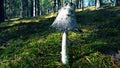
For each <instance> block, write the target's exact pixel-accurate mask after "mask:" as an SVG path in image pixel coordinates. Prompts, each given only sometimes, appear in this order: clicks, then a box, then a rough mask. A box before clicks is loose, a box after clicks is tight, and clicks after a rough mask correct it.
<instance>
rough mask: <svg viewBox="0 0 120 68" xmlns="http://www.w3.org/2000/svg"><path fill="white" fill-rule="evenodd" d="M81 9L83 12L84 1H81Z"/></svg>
mask: <svg viewBox="0 0 120 68" xmlns="http://www.w3.org/2000/svg"><path fill="white" fill-rule="evenodd" d="M81 8H82V10H84V0H81Z"/></svg>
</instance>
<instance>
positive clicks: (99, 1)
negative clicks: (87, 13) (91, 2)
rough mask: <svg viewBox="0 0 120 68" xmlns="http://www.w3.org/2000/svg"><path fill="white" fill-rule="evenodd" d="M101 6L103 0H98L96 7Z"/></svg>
mask: <svg viewBox="0 0 120 68" xmlns="http://www.w3.org/2000/svg"><path fill="white" fill-rule="evenodd" d="M100 7H101V0H96V9H98V8H100Z"/></svg>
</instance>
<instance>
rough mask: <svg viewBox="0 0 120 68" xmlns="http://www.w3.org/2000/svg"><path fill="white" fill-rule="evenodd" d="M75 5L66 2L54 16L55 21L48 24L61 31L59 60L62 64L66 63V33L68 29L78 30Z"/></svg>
mask: <svg viewBox="0 0 120 68" xmlns="http://www.w3.org/2000/svg"><path fill="white" fill-rule="evenodd" d="M74 7H75V5H74V4H73V3H67V4H66V5H65V6H64V7H62V8H61V9H60V11H59V13H58V16H57V17H56V19H55V21H54V22H53V23H52V25H51V26H50V27H51V28H55V29H57V30H59V31H61V32H63V35H62V51H61V61H62V63H63V64H68V48H67V34H68V31H79V29H78V25H77V23H76V17H75V9H74Z"/></svg>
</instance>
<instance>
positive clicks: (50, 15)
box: [45, 13, 56, 18]
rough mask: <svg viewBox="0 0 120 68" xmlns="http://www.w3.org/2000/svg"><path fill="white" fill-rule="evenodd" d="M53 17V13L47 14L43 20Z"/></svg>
mask: <svg viewBox="0 0 120 68" xmlns="http://www.w3.org/2000/svg"><path fill="white" fill-rule="evenodd" d="M55 16H56V14H55V13H51V14H49V15H47V16H45V18H52V17H55Z"/></svg>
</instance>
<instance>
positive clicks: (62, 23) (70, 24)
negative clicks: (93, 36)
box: [50, 3, 78, 31]
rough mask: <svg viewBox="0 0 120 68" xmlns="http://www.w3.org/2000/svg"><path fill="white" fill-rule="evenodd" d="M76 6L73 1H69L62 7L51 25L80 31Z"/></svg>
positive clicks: (61, 28)
mask: <svg viewBox="0 0 120 68" xmlns="http://www.w3.org/2000/svg"><path fill="white" fill-rule="evenodd" d="M74 7H75V6H74V4H73V3H68V4H67V5H66V6H64V7H62V8H61V9H60V11H59V13H58V16H57V17H56V19H55V21H54V22H53V24H52V25H51V26H50V27H52V28H56V29H58V30H60V31H70V30H72V31H78V25H77V23H76V17H75V9H74Z"/></svg>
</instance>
